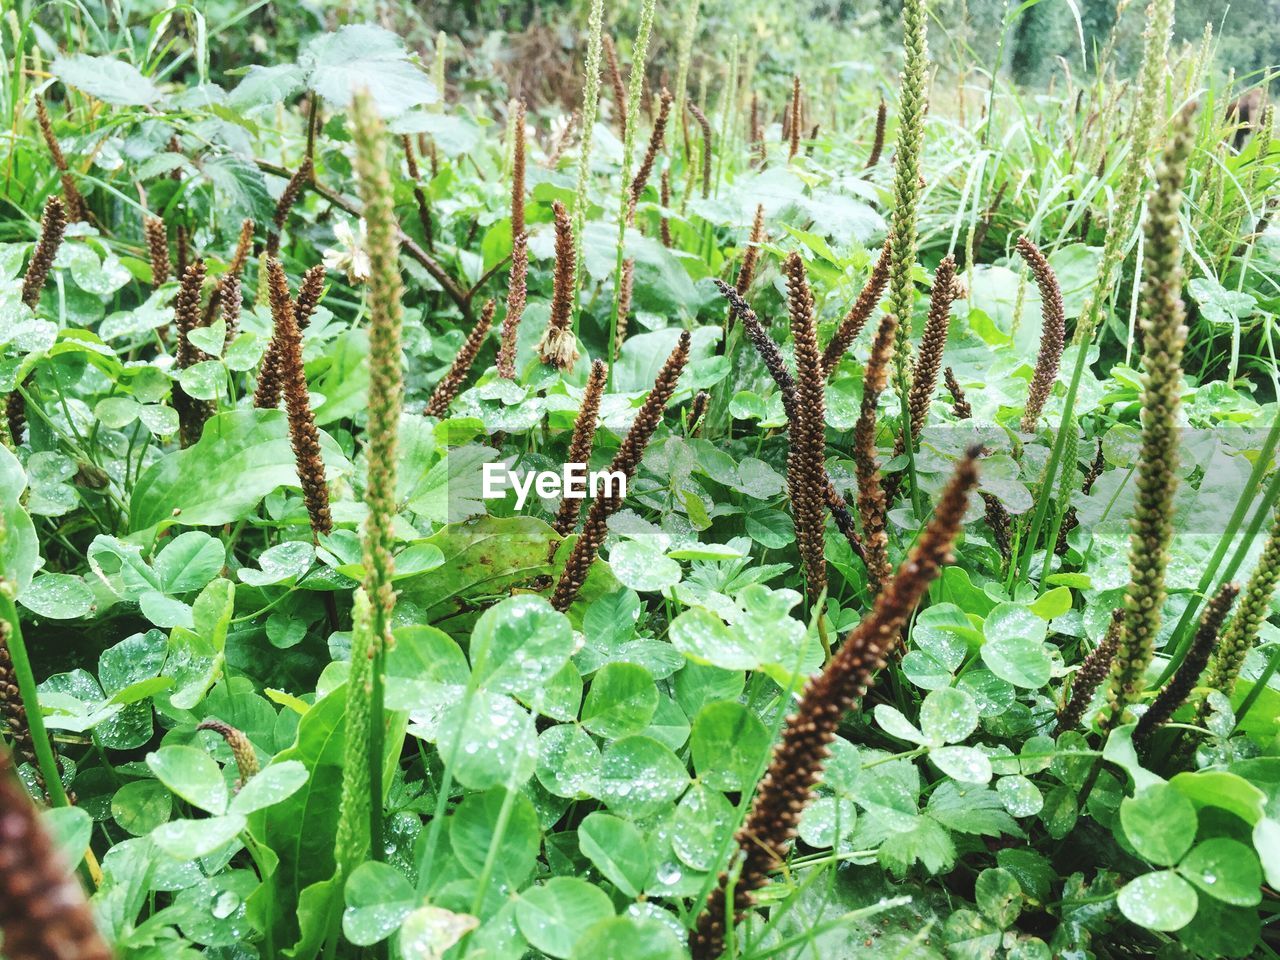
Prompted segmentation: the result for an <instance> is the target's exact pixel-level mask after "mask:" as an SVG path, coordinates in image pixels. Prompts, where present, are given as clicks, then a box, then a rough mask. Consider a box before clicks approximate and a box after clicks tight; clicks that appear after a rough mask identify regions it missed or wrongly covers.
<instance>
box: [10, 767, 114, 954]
mask: <svg viewBox="0 0 1280 960" xmlns="http://www.w3.org/2000/svg"><path fill="white" fill-rule="evenodd" d="M0 932H2V933H3V934H4V955H5V956H6V957H8V958H9V960H111V957H112V953H111V950H110V948H108V946H107V944H106V942H105V941H104V940H103V939H102V935H101V934H99V933H98V928H97V926H96V925H95V924H94V919H93V912H92V911H91V910H90V908H89V903H88V901H87V900H86V899H85V895H84V890H83V889H82V888H81V887H80V884H79V882H78V881H77V880H76V877H75V874H74V873H72V871H71V868H70V866H69V865H68V864H67V863H66V862H65V861H64V860H63V857H62V855H61V853H59V851H58V847H57V845H56V844H55V843H54V841H53V838H52V837H51V836H50V835H49V833H48V832H47V831H46V829H45V827H44V824H43V823H42V822H41V820H40V817H39V814H38V812H37V811H36V807H35V805H34V804H33V803H32V802H31V797H30V796H28V794H27V791H26V790H25V789H23V787H22V784H21V783H20V782H19V780H18V777H17V775H16V773H15V771H14V768H13V761H12V759H11V758H10V757H9V753H8V751H6V750H4V749H3V748H0Z"/></svg>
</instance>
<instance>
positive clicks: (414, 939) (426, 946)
mask: <svg viewBox="0 0 1280 960" xmlns="http://www.w3.org/2000/svg"><path fill="white" fill-rule="evenodd" d="M479 925H480V921H479V920H477V919H476V918H475V917H472V916H469V915H467V914H465V913H454V912H452V911H451V910H444V909H442V908H440V907H433V906H430V905H428V906H425V907H419V908H418V909H417V910H414V911H413V912H412V913H410V914H409V916H407V917H405V921H404V924H403V925H402V926H401V927H400V953H401V954H402V955H403V956H404V960H440V958H441V957H443V956H444V955H445V953H446V952H447V951H448V950H449V948H450V947H452V946H453V945H454V944H455V943H457V942H458V941H459V940H461V939H462V938H463V937H465V936H466V935H467V934H468V933H470V932H471V931H472V930H474V929H475V928H476V927H478V926H479Z"/></svg>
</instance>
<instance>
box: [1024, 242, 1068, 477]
mask: <svg viewBox="0 0 1280 960" xmlns="http://www.w3.org/2000/svg"><path fill="white" fill-rule="evenodd" d="M1018 253H1020V254H1021V255H1022V259H1023V260H1025V261H1026V262H1027V266H1028V267H1030V268H1031V274H1032V276H1034V277H1035V278H1036V286H1037V287H1039V288H1040V315H1041V317H1042V319H1043V324H1042V327H1041V330H1040V353H1039V354H1038V355H1037V357H1036V369H1035V374H1034V375H1033V376H1032V378H1031V389H1030V390H1029V392H1028V393H1027V406H1026V408H1025V409H1024V410H1023V412H1022V423H1021V424H1020V427H1021V430H1022V432H1023V433H1033V432H1035V429H1036V423H1037V422H1038V421H1039V420H1040V413H1041V411H1043V410H1044V405H1045V403H1046V402H1047V401H1048V399H1049V394H1050V392H1051V391H1052V390H1053V384H1054V381H1055V380H1057V379H1058V367H1059V365H1060V364H1061V362H1062V348H1063V346H1064V344H1065V343H1066V335H1067V317H1066V311H1065V308H1064V307H1063V304H1062V289H1061V288H1060V287H1059V286H1058V277H1057V274H1055V273H1054V272H1053V267H1051V266H1050V265H1049V261H1048V259H1047V258H1046V257H1045V255H1044V254H1043V253H1041V252H1040V248H1039V247H1037V246H1036V245H1035V244H1034V243H1032V242H1031V241H1030V240H1029V239H1028V238H1026V237H1019V238H1018ZM1067 462H1068V463H1072V462H1074V458H1073V459H1072V460H1068V461H1067Z"/></svg>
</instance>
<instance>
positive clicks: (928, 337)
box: [898, 256, 956, 452]
mask: <svg viewBox="0 0 1280 960" xmlns="http://www.w3.org/2000/svg"><path fill="white" fill-rule="evenodd" d="M955 275H956V261H955V257H951V256H947V257H944V258H943V260H942V262H941V263H939V264H938V269H937V272H936V273H935V274H934V277H933V290H932V292H931V293H930V296H929V317H928V319H927V320H926V321H925V325H924V337H923V338H922V340H921V341H920V352H919V353H918V354H917V356H916V362H915V366H914V367H912V370H911V389H910V391H909V392H908V394H907V407H908V409H909V410H910V412H911V436H912V437H919V436H920V430H921V428H922V427H924V422H925V419H926V418H927V417H928V415H929V406H930V405H931V404H932V402H933V391H934V390H935V389H936V388H937V386H938V370H939V369H940V368H941V366H942V354H943V351H944V350H945V349H946V346H947V327H948V326H949V324H950V322H951V304H952V302H953V301H954V300H955V295H956V288H955V283H954V281H955ZM898 445H899V446H901V445H902V440H901V439H899V441H898ZM899 452H901V451H899Z"/></svg>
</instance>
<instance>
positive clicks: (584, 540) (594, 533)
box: [551, 330, 691, 612]
mask: <svg viewBox="0 0 1280 960" xmlns="http://www.w3.org/2000/svg"><path fill="white" fill-rule="evenodd" d="M690 339H691V338H690V336H689V331H687V330H686V331H684V332H683V333H681V334H680V339H679V341H678V342H677V343H676V346H675V349H674V350H672V351H671V355H670V356H668V357H667V362H666V363H664V364H663V365H662V369H661V370H660V371H658V376H657V379H655V380H654V382H653V389H652V390H650V391H649V396H647V397H646V398H645V400H644V403H643V404H641V406H640V409H639V410H638V411H637V412H636V418H635V420H634V421H633V422H632V424H631V429H630V430H628V431H627V435H626V436H625V437H624V438H623V440H622V445H621V446H620V447H618V452H617V453H616V454H614V457H613V462H612V463H611V464H610V465H609V472H610V473H614V474H622V475H623V476H624V477H626V478H627V481H628V482H630V481H631V478H632V477H633V476H635V472H636V469H637V468H638V467H639V466H640V458H641V457H642V456H643V455H644V448H645V447H646V446H648V444H649V440H650V439H652V437H653V434H654V431H656V430H657V429H658V425H659V424H660V423H661V422H662V414H663V412H664V411H665V410H666V408H667V402H668V401H670V399H671V395H672V394H673V393H675V390H676V383H677V382H678V381H679V379H680V373H681V371H682V370H684V366H685V364H686V363H688V362H689V343H690ZM621 507H622V497H621V496H620V495H618V493H617V492H615V490H614V485H613V484H607V485H605V486H604V487H602V489H601V492H600V495H599V496H598V497H596V499H595V500H593V501H592V502H591V509H590V510H589V511H588V512H587V519H586V520H585V521H584V522H583V525H582V533H581V534H579V536H578V539H577V541H576V542H575V543H574V545H573V549H572V551H570V553H569V559H568V560H567V561H566V562H565V567H564V572H563V573H561V574H560V579H559V580H558V581H557V582H556V586H555V590H554V592H553V593H552V595H551V605H552V606H553V607H555V608H556V609H557V610H559V611H561V612H564V611H565V610H568V609H569V607H570V605H571V604H572V603H573V601H574V599H575V598H576V597H577V596H578V593H579V591H581V590H582V585H583V584H584V583H586V581H587V573H588V572H589V571H590V570H591V564H592V562H594V560H595V558H596V553H597V552H598V551H599V550H600V547H601V545H602V544H603V543H604V540H605V536H606V535H607V534H608V532H609V531H608V522H609V518H610V517H611V516H613V515H614V514H615V513H617V512H618V510H619V509H621Z"/></svg>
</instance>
